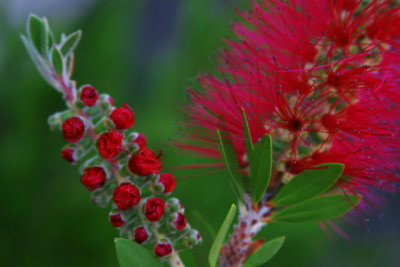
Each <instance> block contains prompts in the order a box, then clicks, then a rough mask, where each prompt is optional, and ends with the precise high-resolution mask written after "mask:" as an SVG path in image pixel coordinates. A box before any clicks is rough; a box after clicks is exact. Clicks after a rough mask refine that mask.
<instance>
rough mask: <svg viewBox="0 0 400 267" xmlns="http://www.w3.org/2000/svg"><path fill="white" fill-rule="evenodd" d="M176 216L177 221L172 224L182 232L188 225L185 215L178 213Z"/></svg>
mask: <svg viewBox="0 0 400 267" xmlns="http://www.w3.org/2000/svg"><path fill="white" fill-rule="evenodd" d="M174 216H175V219H174V221H173V222H172V224H173V225H174V226H175V228H176V230H178V231H181V230H183V229H185V228H186V225H187V221H186V217H185V215H183V214H182V213H180V212H179V213H176V214H175V215H174Z"/></svg>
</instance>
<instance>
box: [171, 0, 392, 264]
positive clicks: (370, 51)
mask: <svg viewBox="0 0 400 267" xmlns="http://www.w3.org/2000/svg"><path fill="white" fill-rule="evenodd" d="M238 13H239V14H240V16H241V17H242V18H243V19H244V20H245V23H242V22H236V23H234V24H233V26H232V31H233V32H234V34H235V35H236V36H237V40H227V41H226V47H225V48H224V49H223V50H222V51H221V52H220V54H219V56H218V66H217V69H218V75H214V74H202V75H200V76H199V83H200V84H201V85H202V87H203V90H201V91H200V90H199V91H195V90H192V89H190V88H189V89H188V91H189V93H190V99H191V102H192V104H191V105H189V106H188V107H187V113H188V115H189V122H188V123H187V124H186V128H187V129H188V134H187V135H186V136H185V140H189V141H178V142H176V145H177V146H178V147H180V148H183V149H185V150H187V151H191V152H195V153H197V154H203V155H205V156H207V157H210V158H214V159H216V160H220V159H221V155H220V152H219V149H218V139H217V135H216V130H218V129H219V130H220V131H221V132H222V133H223V138H224V139H227V140H229V141H230V143H231V144H232V145H233V148H234V150H235V154H236V157H237V161H238V166H239V167H238V168H239V169H238V170H234V171H236V172H239V173H240V174H241V175H244V176H247V177H249V176H250V170H251V168H249V166H248V165H249V161H248V159H249V155H247V153H246V147H245V141H248V140H246V139H245V137H244V129H243V123H242V112H243V111H244V113H245V114H246V116H247V121H248V124H249V129H250V132H251V138H252V140H251V141H252V142H253V144H254V143H257V141H258V140H260V138H262V137H263V136H265V135H266V134H269V135H270V136H271V137H272V140H273V145H274V146H273V167H272V176H271V182H270V183H269V188H268V189H267V192H266V194H265V198H264V200H263V201H265V202H266V203H265V205H266V206H265V209H267V210H268V213H269V212H270V211H271V208H273V207H270V206H269V204H268V200H269V199H271V198H272V197H273V196H274V194H276V192H277V191H278V190H279V188H281V185H283V184H285V183H288V182H289V181H290V180H291V178H292V177H293V176H294V175H295V174H298V173H301V172H303V171H305V170H307V169H313V168H318V167H316V166H317V165H319V164H323V163H331V162H337V163H342V164H343V165H344V166H345V169H344V171H343V174H342V176H341V177H340V178H339V180H338V181H337V183H336V184H335V186H336V187H335V188H339V189H340V190H338V191H341V192H343V193H351V194H356V195H362V196H363V201H362V202H361V204H360V210H361V211H363V212H364V211H367V210H369V209H370V208H373V209H376V207H377V206H379V205H378V204H379V203H378V200H379V199H380V198H381V197H380V196H379V194H378V190H382V191H396V190H398V187H397V186H396V182H398V181H399V178H400V177H399V174H398V169H399V166H400V164H399V158H400V157H399V156H400V142H399V141H400V140H399V136H400V135H399V133H400V124H399V118H400V117H399V115H400V93H399V89H398V88H399V85H400V79H399V77H400V76H399V70H400V68H399V67H400V58H399V56H398V54H399V52H400V47H399V43H400V28H399V27H397V26H396V23H395V22H398V21H399V20H400V7H399V5H398V4H397V3H395V2H394V1H391V0H370V1H361V0H288V1H280V0H261V1H252V8H251V9H250V11H248V12H241V11H238ZM191 140H196V143H194V142H191ZM210 166H221V164H218V162H213V163H211V164H210ZM377 189H378V190H377ZM244 202H245V206H243V207H242V208H241V215H240V217H239V221H240V222H245V223H244V224H242V225H243V227H241V226H242V225H241V224H239V225H238V226H237V228H235V229H237V231H235V234H234V236H233V237H232V238H231V239H230V241H229V242H228V243H227V244H226V246H225V247H226V248H236V250H235V249H229V250H228V249H226V250H225V252H224V251H222V252H221V253H222V255H221V259H222V261H221V266H240V264H242V263H244V262H245V260H246V259H247V257H248V256H249V254H251V251H254V250H253V249H252V245H251V244H250V243H247V245H246V246H245V247H244V248H243V249H242V248H241V250H240V249H238V248H237V246H236V245H235V244H236V243H235V238H236V240H240V239H241V238H240V236H241V235H246V236H249V234H250V233H253V234H254V233H255V232H257V231H259V229H260V227H258V228H257V231H253V230H254V229H251V228H250V226H251V225H252V224H250V223H249V222H251V221H249V220H255V221H257V222H262V223H265V222H267V221H268V219H267V218H263V217H262V216H260V215H262V214H259V211H260V209H259V207H258V206H255V205H252V203H250V202H251V200H250V199H249V198H246V197H244ZM252 214H253V215H252ZM266 214H267V213H266ZM246 220H247V221H246ZM250 237H252V236H250ZM250 240H251V238H250ZM232 251H237V253H232ZM239 251H240V253H239ZM224 253H225V254H224ZM229 253H231V254H229ZM236 264H238V265H236Z"/></svg>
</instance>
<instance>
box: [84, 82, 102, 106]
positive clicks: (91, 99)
mask: <svg viewBox="0 0 400 267" xmlns="http://www.w3.org/2000/svg"><path fill="white" fill-rule="evenodd" d="M80 98H81V100H82V102H83V103H84V104H85V105H86V106H94V105H96V102H97V99H99V93H98V92H97V90H96V88H94V87H93V86H91V85H86V86H84V87H82V89H81V92H80Z"/></svg>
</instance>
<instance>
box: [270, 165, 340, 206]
mask: <svg viewBox="0 0 400 267" xmlns="http://www.w3.org/2000/svg"><path fill="white" fill-rule="evenodd" d="M317 168H318V169H309V170H305V171H303V172H302V173H300V174H298V175H296V176H295V177H293V178H292V179H291V180H290V182H289V183H288V184H287V185H285V186H283V187H282V189H281V190H280V191H279V192H278V193H277V194H276V196H275V197H274V198H273V199H272V200H271V203H272V204H274V205H277V206H279V205H291V204H295V203H299V202H301V201H304V200H307V199H310V198H312V197H315V196H317V195H320V194H323V193H325V192H326V191H327V190H328V189H329V188H331V187H332V186H333V185H334V184H335V183H336V181H337V180H338V179H339V177H340V176H341V175H342V172H343V169H344V165H343V164H339V163H327V164H322V165H319V166H317Z"/></svg>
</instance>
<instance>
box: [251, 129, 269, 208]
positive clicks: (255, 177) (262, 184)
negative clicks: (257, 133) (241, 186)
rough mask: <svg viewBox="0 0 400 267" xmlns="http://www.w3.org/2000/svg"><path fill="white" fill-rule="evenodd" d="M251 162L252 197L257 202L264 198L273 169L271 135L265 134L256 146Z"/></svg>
mask: <svg viewBox="0 0 400 267" xmlns="http://www.w3.org/2000/svg"><path fill="white" fill-rule="evenodd" d="M249 162H250V183H251V199H252V202H253V203H255V204H257V203H258V202H260V200H261V199H262V197H263V195H264V194H265V191H266V190H267V187H268V185H269V181H270V179H271V170H272V141H271V136H269V135H268V134H266V135H264V136H263V137H262V138H261V139H260V141H258V142H257V143H256V145H255V147H254V151H253V153H252V155H251V157H250V158H249Z"/></svg>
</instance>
